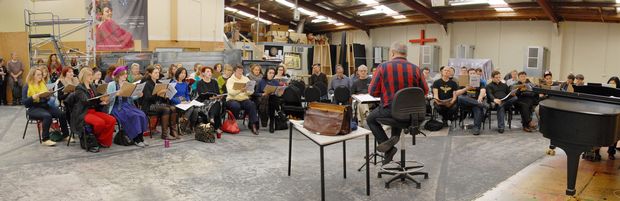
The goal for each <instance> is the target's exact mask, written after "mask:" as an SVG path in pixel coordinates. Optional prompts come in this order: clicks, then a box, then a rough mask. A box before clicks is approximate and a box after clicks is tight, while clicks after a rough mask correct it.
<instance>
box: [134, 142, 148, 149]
mask: <svg viewBox="0 0 620 201" xmlns="http://www.w3.org/2000/svg"><path fill="white" fill-rule="evenodd" d="M136 146H138V147H141V148H144V147H146V145H145V144H144V142H138V143H137V144H136Z"/></svg>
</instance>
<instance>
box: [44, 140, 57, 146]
mask: <svg viewBox="0 0 620 201" xmlns="http://www.w3.org/2000/svg"><path fill="white" fill-rule="evenodd" d="M43 145H45V146H48V147H53V146H55V145H56V142H54V141H52V140H45V141H43Z"/></svg>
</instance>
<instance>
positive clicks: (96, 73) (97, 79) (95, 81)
mask: <svg viewBox="0 0 620 201" xmlns="http://www.w3.org/2000/svg"><path fill="white" fill-rule="evenodd" d="M101 76H103V73H102V72H101V71H100V70H98V69H95V70H94V74H93V84H95V86H99V85H102V84H105V83H106V82H105V81H103V80H102V79H101V78H102V77H101Z"/></svg>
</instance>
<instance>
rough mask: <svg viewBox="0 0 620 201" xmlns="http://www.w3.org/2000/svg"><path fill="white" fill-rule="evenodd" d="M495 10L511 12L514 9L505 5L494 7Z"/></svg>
mask: <svg viewBox="0 0 620 201" xmlns="http://www.w3.org/2000/svg"><path fill="white" fill-rule="evenodd" d="M495 11H497V12H512V11H514V10H513V9H512V8H510V7H505V8H495Z"/></svg>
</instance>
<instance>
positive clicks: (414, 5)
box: [400, 0, 448, 32]
mask: <svg viewBox="0 0 620 201" xmlns="http://www.w3.org/2000/svg"><path fill="white" fill-rule="evenodd" d="M400 2H401V3H403V4H405V5H406V6H409V8H411V9H413V10H415V11H418V12H419V13H421V14H423V15H425V16H426V17H428V18H431V20H433V21H434V22H436V23H439V24H441V26H443V28H444V30H445V31H446V32H447V31H448V22H447V21H446V20H444V19H443V18H442V17H441V16H439V14H437V13H435V12H433V11H432V10H431V9H430V8H427V7H426V6H424V5H422V4H420V3H418V2H417V1H414V0H400Z"/></svg>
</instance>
